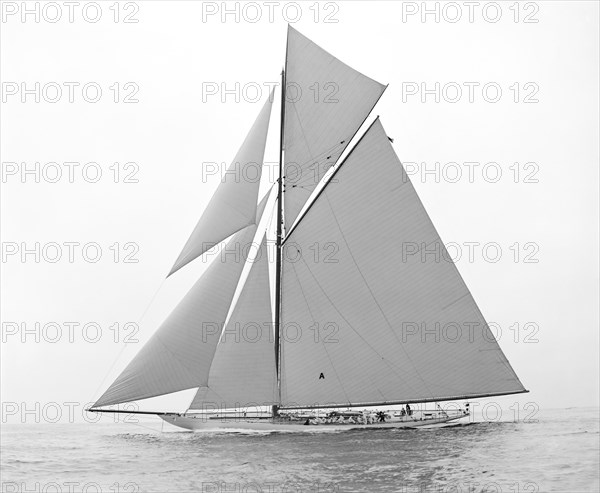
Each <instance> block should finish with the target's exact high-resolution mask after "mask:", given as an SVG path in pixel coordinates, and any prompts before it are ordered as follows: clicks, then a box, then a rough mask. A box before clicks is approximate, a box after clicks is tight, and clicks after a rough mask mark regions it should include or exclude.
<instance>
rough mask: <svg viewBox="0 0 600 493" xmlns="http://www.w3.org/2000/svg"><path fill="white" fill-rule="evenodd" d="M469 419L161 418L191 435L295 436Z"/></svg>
mask: <svg viewBox="0 0 600 493" xmlns="http://www.w3.org/2000/svg"><path fill="white" fill-rule="evenodd" d="M467 416H469V412H468V411H458V412H453V413H439V412H434V413H427V412H416V413H414V415H413V416H403V417H398V416H391V417H389V419H387V420H386V421H378V422H372V423H357V422H350V421H344V422H322V423H314V424H308V425H307V424H306V420H305V419H304V418H301V419H295V420H293V419H288V418H275V419H273V418H271V417H250V418H243V417H224V416H210V415H206V414H193V413H189V414H188V413H186V414H164V415H160V417H161V418H162V419H163V420H164V421H166V422H167V423H169V424H171V425H173V426H177V427H179V428H183V429H186V430H190V431H222V430H230V431H240V430H241V431H246V430H250V431H264V432H275V431H285V432H290V431H295V432H327V431H343V430H356V429H367V428H368V429H382V428H400V429H403V428H404V429H408V428H420V427H424V426H435V425H441V424H445V423H449V422H453V421H457V420H459V419H462V418H465V417H467Z"/></svg>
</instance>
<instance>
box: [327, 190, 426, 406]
mask: <svg viewBox="0 0 600 493" xmlns="http://www.w3.org/2000/svg"><path fill="white" fill-rule="evenodd" d="M324 196H325V200H327V205H329V210H330V211H331V214H332V216H333V219H334V221H335V224H336V226H337V228H338V230H339V232H340V234H341V235H342V239H343V240H344V243H345V244H346V248H347V249H348V253H349V254H350V258H351V259H352V262H354V265H355V267H356V270H357V271H358V273H359V274H360V277H361V278H362V280H363V283H364V284H365V286H366V287H367V289H368V290H369V294H370V295H371V298H373V301H374V302H375V305H377V309H378V310H379V312H380V313H381V315H382V316H383V319H384V320H385V323H386V324H387V326H388V328H389V329H390V332H391V333H392V335H393V336H394V339H396V342H397V343H398V345H399V346H400V347H401V348H402V351H403V352H404V355H405V356H406V359H407V360H408V361H409V363H410V364H411V365H412V367H413V370H414V372H415V373H416V375H417V376H418V377H419V378H420V379H421V382H422V383H423V385H424V386H425V388H426V389H427V392H429V395H431V397H433V393H432V392H431V390H430V389H429V386H428V385H427V382H425V380H424V379H423V377H422V376H421V374H420V373H419V371H418V370H417V367H416V365H415V364H414V363H413V361H412V359H411V357H410V356H409V354H408V351H407V350H406V348H405V347H404V344H402V343H401V342H400V339H398V334H396V331H395V330H394V328H393V327H392V324H391V323H390V321H389V320H388V318H387V316H386V315H385V313H384V311H383V308H381V305H380V304H379V301H377V298H375V293H373V290H372V289H371V286H369V283H368V282H367V279H366V278H365V275H364V274H363V272H362V270H361V268H360V267H359V265H358V262H357V261H356V258H355V257H354V254H353V253H352V249H351V248H350V245H349V244H348V240H346V235H345V234H344V231H343V230H342V228H341V226H340V223H339V222H338V218H337V216H336V214H335V211H334V210H333V206H332V205H331V201H330V200H329V196H328V194H327V191H325V193H324Z"/></svg>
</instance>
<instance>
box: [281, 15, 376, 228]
mask: <svg viewBox="0 0 600 493" xmlns="http://www.w3.org/2000/svg"><path fill="white" fill-rule="evenodd" d="M285 78H286V91H287V92H286V98H285V124H284V130H285V145H284V148H285V186H286V190H285V224H286V227H289V226H291V225H292V224H293V223H294V220H295V219H296V217H297V216H298V213H299V212H300V211H301V210H302V208H303V206H304V204H305V203H306V201H307V200H308V198H309V197H310V195H311V193H312V191H313V190H314V189H315V187H316V186H317V185H318V184H319V182H320V180H321V178H322V177H323V176H324V174H325V172H326V171H327V170H328V169H329V168H331V167H332V166H333V165H334V164H335V163H336V161H337V160H338V158H339V157H340V155H341V154H342V152H343V151H344V149H345V148H346V147H347V146H348V144H349V143H350V140H351V139H352V137H353V136H354V134H355V133H356V132H357V131H358V129H359V128H360V126H361V125H362V123H363V122H364V121H365V119H366V118H367V116H368V115H369V113H370V112H371V110H372V109H373V106H375V103H377V101H378V100H379V98H380V97H381V95H382V94H383V91H385V88H386V86H384V85H382V84H380V83H379V82H377V81H375V80H373V79H370V78H369V77H367V76H365V75H363V74H361V73H360V72H358V71H356V70H354V69H353V68H352V67H349V66H348V65H346V64H345V63H343V62H341V61H340V60H338V59H337V58H335V57H334V56H333V55H331V54H329V53H327V52H326V51H325V50H324V49H323V48H321V47H320V46H318V45H317V44H315V43H313V42H312V41H311V40H310V39H308V38H307V37H305V36H303V35H302V34H300V33H299V32H298V31H296V30H295V29H294V28H293V27H290V28H289V30H288V49H287V63H286V77H285Z"/></svg>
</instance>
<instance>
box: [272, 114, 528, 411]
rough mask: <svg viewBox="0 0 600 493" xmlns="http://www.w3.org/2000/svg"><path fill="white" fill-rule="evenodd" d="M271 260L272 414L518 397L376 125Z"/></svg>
mask: <svg viewBox="0 0 600 493" xmlns="http://www.w3.org/2000/svg"><path fill="white" fill-rule="evenodd" d="M358 196H360V197H364V200H356V197H358ZM283 258H284V265H283V291H282V300H283V301H282V361H283V366H282V375H281V379H282V383H281V392H282V407H304V406H306V407H308V406H311V407H317V406H326V405H340V406H344V405H348V404H353V405H357V404H368V403H384V402H388V403H391V402H410V401H416V402H423V401H427V400H440V401H441V400H451V399H458V398H466V397H477V396H483V395H498V394H503V393H517V392H522V391H524V388H523V385H522V384H521V382H520V381H519V379H518V377H517V375H516V374H515V372H514V371H513V370H512V368H511V366H510V364H509V363H508V360H507V359H506V357H505V356H504V354H503V353H502V350H501V349H500V347H499V346H498V344H497V342H496V340H495V339H494V336H493V335H492V333H491V332H490V330H489V328H488V327H487V324H486V321H485V319H484V318H483V316H482V314H481V312H480V311H479V309H478V307H477V305H476V303H475V301H474V299H473V297H472V296H471V293H470V292H469V289H468V288H467V286H466V285H465V283H464V281H463V279H462V278H461V276H460V274H459V272H458V270H457V268H456V266H455V265H454V263H453V262H452V261H451V259H450V257H449V256H448V254H447V251H446V249H445V246H444V244H443V243H442V240H441V239H440V237H439V236H438V234H437V232H436V230H435V227H434V226H433V224H432V222H431V220H430V219H429V216H428V215H427V212H426V211H425V208H424V207H423V205H422V203H421V201H420V200H419V198H418V196H417V194H416V192H415V189H414V188H413V186H412V184H411V182H410V180H409V178H408V176H407V175H406V173H405V171H404V168H403V167H402V165H401V163H400V161H399V160H398V158H397V156H396V154H395V153H394V151H393V149H392V147H391V144H390V142H389V140H388V138H387V136H386V134H385V132H384V130H383V127H382V125H381V123H380V122H379V120H378V119H377V120H376V121H375V122H374V123H373V124H372V125H371V127H370V128H369V130H368V131H367V132H366V133H365V135H363V137H362V138H361V140H360V141H359V143H358V144H357V145H356V147H355V148H354V149H353V150H352V151H351V153H350V154H349V155H348V157H347V159H346V160H345V161H344V162H343V163H342V164H341V165H339V167H338V169H337V170H336V174H335V180H334V181H333V182H329V183H328V184H327V185H326V186H325V188H324V189H323V190H322V192H321V193H320V194H319V196H318V197H317V198H316V200H315V201H314V202H313V203H312V204H311V205H310V208H309V209H308V210H307V212H306V214H305V215H304V217H302V218H301V219H300V221H299V222H298V223H297V226H296V227H295V228H294V229H293V230H292V231H291V232H290V234H289V236H288V239H287V240H286V243H285V244H284V255H283Z"/></svg>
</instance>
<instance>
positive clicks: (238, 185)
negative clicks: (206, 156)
mask: <svg viewBox="0 0 600 493" xmlns="http://www.w3.org/2000/svg"><path fill="white" fill-rule="evenodd" d="M272 103H273V92H271V94H270V96H269V99H268V100H267V102H266V103H265V104H264V106H263V108H262V110H261V112H260V113H259V115H258V117H257V119H256V121H255V122H254V125H252V128H251V129H250V132H249V133H248V135H247V137H246V139H245V140H244V143H243V144H242V146H241V147H240V149H239V151H238V153H237V154H236V156H235V158H234V159H233V162H232V163H231V164H230V166H229V168H228V169H227V173H226V174H225V175H224V177H223V179H222V181H221V183H220V184H219V186H218V188H217V190H216V191H215V194H214V195H213V197H212V199H211V200H210V202H209V204H208V206H207V207H206V209H205V210H204V213H203V214H202V216H201V217H200V220H199V221H198V224H196V227H195V228H194V230H193V231H192V234H191V235H190V237H189V239H188V241H187V243H186V244H185V246H184V247H183V250H182V251H181V253H180V254H179V257H178V258H177V260H176V261H175V264H174V265H173V267H172V268H171V271H170V272H169V276H170V275H171V274H173V273H174V272H177V271H178V270H179V269H181V268H182V267H183V266H185V265H186V264H188V263H189V262H191V261H192V260H194V259H195V258H197V257H199V256H200V255H202V254H203V253H204V252H206V251H207V250H210V249H211V248H212V247H213V246H215V245H216V244H218V243H219V242H221V241H223V240H224V239H225V238H227V237H229V236H231V235H232V234H233V233H235V232H236V231H239V230H240V229H242V228H245V227H246V226H249V225H251V224H254V223H255V221H256V216H257V214H256V203H257V199H258V189H259V186H260V177H261V174H262V167H263V158H264V154H265V144H266V139H267V132H268V129H269V119H270V116H271V106H272ZM250 178H251V179H250ZM167 277H168V276H167Z"/></svg>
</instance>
